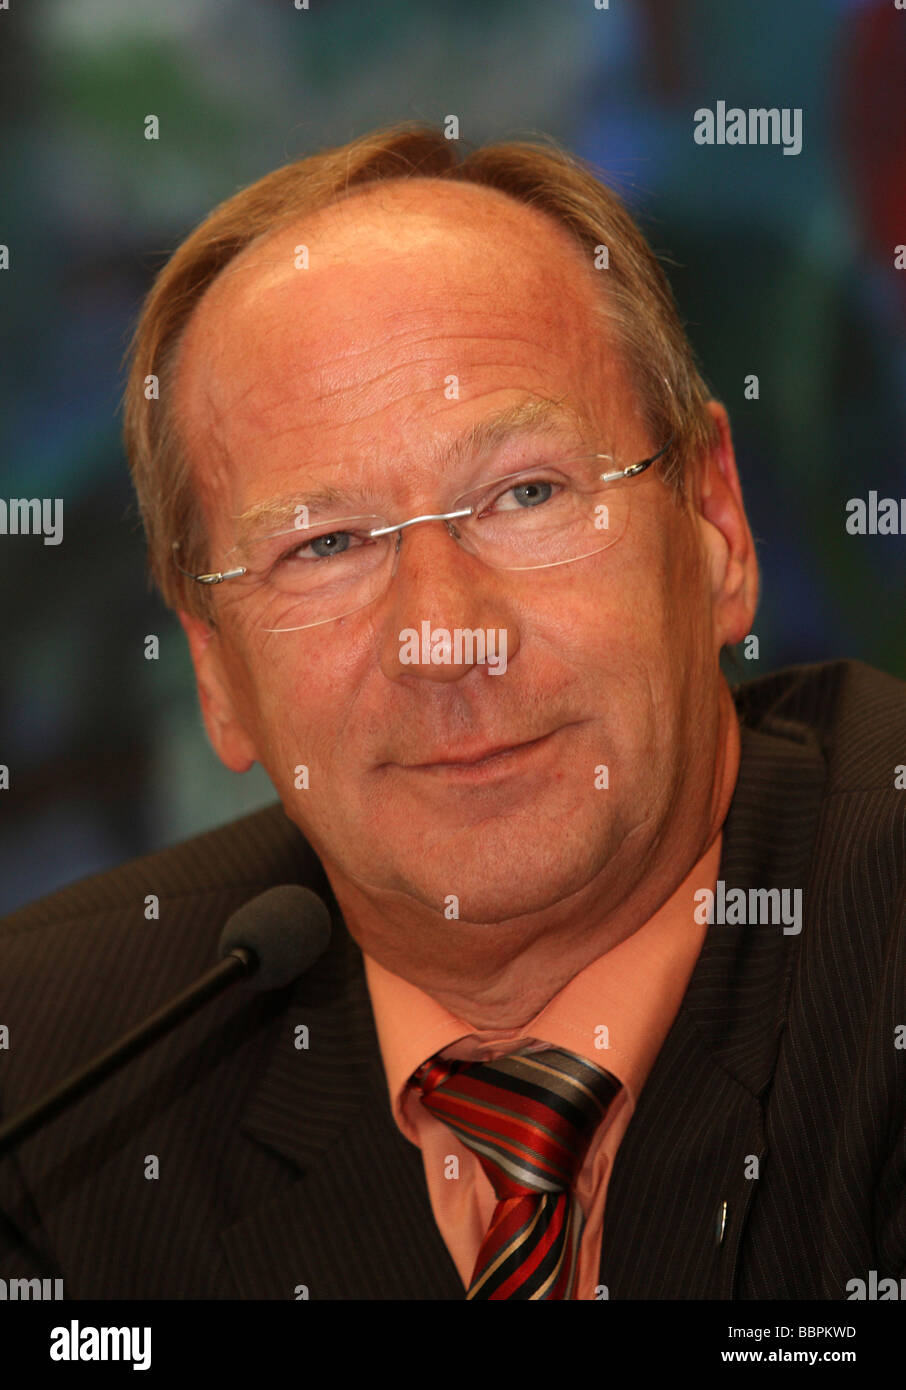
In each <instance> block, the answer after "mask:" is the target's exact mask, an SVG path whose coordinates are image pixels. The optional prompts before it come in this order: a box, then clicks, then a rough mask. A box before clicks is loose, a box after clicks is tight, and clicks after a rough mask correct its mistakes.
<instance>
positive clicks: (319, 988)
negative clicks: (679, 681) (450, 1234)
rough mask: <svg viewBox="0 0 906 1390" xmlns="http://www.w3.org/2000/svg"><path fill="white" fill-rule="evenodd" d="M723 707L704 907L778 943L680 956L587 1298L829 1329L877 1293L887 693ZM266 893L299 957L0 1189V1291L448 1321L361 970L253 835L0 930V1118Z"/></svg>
mask: <svg viewBox="0 0 906 1390" xmlns="http://www.w3.org/2000/svg"><path fill="white" fill-rule="evenodd" d="M734 698H735V700H736V703H737V708H738V711H739V714H740V719H741V723H742V762H741V768H740V774H739V781H738V785H737V789H736V793H735V796H734V798H733V802H732V806H731V809H730V812H729V816H728V819H727V821H726V824H725V827H724V843H723V854H722V861H721V868H720V877H721V878H723V879H724V881H725V882H726V884H727V887H728V889H729V888H730V887H742V888H750V887H758V888H771V887H777V888H791V889H795V888H801V889H802V890H803V928H802V932H801V934H800V935H798V936H796V935H785V934H784V933H783V929H782V926H781V925H779V924H778V925H762V926H744V927H734V926H726V925H719V924H717V923H715V924H714V925H713V926H712V927H711V928H710V929H709V931H708V934H707V937H706V940H705V945H704V948H703V950H702V953H701V956H700V958H699V961H698V964H697V966H696V969H695V971H694V974H693V976H692V979H691V981H690V984H689V988H688V991H687V993H686V996H685V998H684V1000H683V1003H682V1006H681V1008H680V1011H679V1014H678V1016H677V1018H676V1020H675V1022H674V1024H673V1027H672V1029H671V1031H670V1033H669V1035H668V1037H667V1039H666V1041H665V1043H664V1045H663V1047H662V1049H661V1052H660V1053H659V1055H658V1057H657V1060H656V1062H655V1064H654V1067H653V1070H652V1072H651V1074H650V1076H649V1079H648V1082H647V1084H646V1086H645V1088H644V1090H643V1092H642V1095H641V1099H640V1103H639V1107H638V1110H637V1112H636V1114H635V1115H634V1117H633V1119H632V1122H631V1124H630V1126H629V1128H628V1130H627V1133H626V1135H625V1138H624V1140H623V1143H622V1145H621V1147H620V1150H619V1153H618V1155H617V1160H616V1164H615V1167H614V1171H613V1175H612V1179H611V1183H610V1189H609V1192H608V1198H607V1209H606V1213H605V1223H604V1239H603V1252H602V1260H601V1283H602V1284H604V1285H606V1286H607V1288H608V1290H609V1295H610V1297H611V1298H615V1299H653V1298H674V1299H700V1298H720V1299H730V1298H739V1299H771V1298H791V1299H797V1298H798V1299H805V1298H826V1299H842V1298H845V1297H846V1296H847V1292H846V1284H847V1282H848V1281H849V1280H851V1279H855V1278H863V1279H867V1278H868V1273H869V1271H870V1270H872V1269H875V1270H877V1271H878V1277H894V1278H899V1277H901V1276H903V1275H904V1274H906V1051H904V1050H901V1049H898V1048H897V1047H896V1035H895V1030H896V1027H897V1025H898V1024H900V1025H902V1024H906V929H904V926H906V867H904V859H906V854H904V851H906V791H898V790H896V789H895V787H894V778H895V766H896V765H897V764H898V763H906V685H904V684H903V683H902V682H900V681H898V680H895V679H893V678H892V677H890V676H888V675H885V674H883V673H881V672H879V671H875V670H873V669H872V668H870V667H867V666H865V665H863V664H861V663H859V662H834V663H831V664H827V665H822V666H812V667H799V668H794V669H792V670H789V671H784V672H780V673H777V674H775V675H773V676H770V677H768V678H766V679H764V680H760V681H758V682H754V683H752V684H750V685H746V686H743V687H741V688H740V689H738V690H737V691H736V692H735V694H734ZM281 882H301V883H306V884H308V885H310V886H312V887H314V888H315V890H316V891H319V892H320V893H321V894H322V895H323V896H324V898H325V900H326V901H327V902H328V905H329V907H330V909H331V913H332V915H333V917H334V924H335V925H334V934H333V938H332V943H331V947H330V949H329V951H328V953H327V955H326V956H325V957H323V958H322V960H321V961H320V962H319V963H318V964H317V965H316V966H315V967H314V969H313V970H312V971H311V972H310V973H309V974H308V975H307V976H306V977H305V978H303V979H302V980H300V981H298V982H297V983H296V984H295V985H294V986H292V987H290V988H288V989H286V990H283V991H280V992H279V993H277V994H271V995H263V994H255V993H254V992H253V991H252V990H251V988H250V987H249V986H248V985H245V984H243V985H240V986H238V987H236V988H235V989H234V990H233V991H232V992H228V993H227V994H226V996H224V997H222V998H220V999H219V1000H217V1001H216V1002H215V1003H214V1004H212V1005H210V1006H209V1007H208V1009H207V1011H206V1012H203V1013H202V1014H201V1015H200V1016H199V1017H196V1018H195V1019H193V1020H191V1021H190V1022H187V1023H184V1024H182V1025H181V1026H180V1028H179V1029H178V1030H177V1032H176V1033H175V1034H172V1035H171V1036H170V1037H169V1038H167V1039H166V1040H164V1041H163V1042H159V1043H157V1044H156V1045H155V1046H154V1048H153V1049H152V1050H151V1051H150V1052H149V1053H147V1054H146V1055H145V1056H144V1057H143V1058H140V1059H138V1060H137V1061H135V1062H133V1063H131V1064H130V1065H129V1066H128V1067H127V1068H126V1069H125V1070H124V1071H123V1072H121V1073H120V1074H119V1075H118V1076H115V1077H112V1078H110V1079H109V1080H108V1081H106V1082H105V1083H104V1084H103V1085H102V1086H101V1087H100V1088H99V1089H98V1090H97V1091H96V1092H95V1093H94V1094H93V1095H91V1096H90V1097H87V1098H86V1099H84V1100H82V1101H80V1102H79V1104H78V1105H77V1106H76V1107H75V1108H74V1109H72V1110H71V1111H70V1112H68V1113H67V1114H66V1115H63V1116H60V1117H59V1118H57V1119H56V1120H55V1121H54V1122H53V1123H52V1124H51V1125H50V1126H49V1127H48V1128H46V1129H45V1130H44V1131H43V1132H41V1133H39V1134H37V1135H35V1136H33V1137H32V1138H31V1139H29V1140H28V1141H26V1143H25V1144H24V1145H22V1147H21V1149H20V1150H19V1153H18V1156H17V1158H16V1160H15V1161H13V1160H11V1159H9V1158H7V1159H5V1160H2V1161H0V1277H3V1278H6V1279H9V1278H15V1277H26V1276H46V1277H53V1276H56V1277H62V1279H63V1280H64V1290H65V1294H66V1296H67V1297H69V1298H76V1299H78V1298H138V1297H146V1298H227V1299H229V1298H244V1299H247V1298H272V1299H292V1298H294V1297H297V1296H299V1295H298V1292H297V1290H298V1286H300V1285H305V1286H306V1287H307V1289H308V1291H309V1296H310V1297H311V1298H321V1299H351V1298H366V1299H388V1298H398V1299H461V1298H463V1296H464V1289H463V1285H462V1282H461V1280H460V1279H459V1276H458V1274H457V1271H456V1269H455V1266H454V1265H453V1262H452V1260H451V1258H450V1256H449V1254H448V1252H447V1249H446V1246H445V1245H444V1242H443V1240H442V1238H441V1236H440V1234H439V1232H438V1230H437V1227H436V1225H435V1223H434V1219H433V1216H432V1212H431V1206H430V1202H429V1198H428V1192H427V1188H426V1184H425V1179H424V1174H423V1169H422V1159H421V1154H420V1152H419V1150H418V1149H417V1148H415V1147H414V1146H413V1145H411V1144H409V1143H408V1141H407V1140H405V1139H404V1138H403V1137H402V1136H401V1135H400V1133H399V1131H398V1130H397V1128H396V1125H395V1124H394V1122H393V1119H392V1116H391V1113H390V1107H389V1101H388V1096H387V1088H386V1082H385V1078H384V1073H383V1067H382V1062H381V1056H380V1050H379V1047H378V1042H377V1037H376V1035H375V1030H374V1022H373V1018H372V1013H371V1007H370V1002H369V997H368V992H367V988H366V983H365V977H364V973H363V965H362V959H361V954H360V952H359V950H358V947H357V946H356V945H355V943H354V942H353V941H352V939H351V938H350V936H349V934H348V932H347V931H346V928H345V927H344V925H343V923H342V919H341V917H340V915H339V913H338V910H337V907H336V903H335V901H334V899H333V896H332V894H331V893H330V889H329V886H328V884H327V881H326V879H325V877H324V874H323V871H322V869H321V866H320V864H319V862H318V860H317V859H316V858H315V856H314V854H313V853H312V851H311V849H310V848H309V847H308V846H307V844H306V843H305V841H304V840H303V839H302V837H301V836H300V834H299V833H298V831H297V830H296V829H295V828H294V827H293V825H292V824H291V823H290V822H289V820H287V818H286V817H285V816H284V814H283V812H282V810H281V809H280V808H279V807H274V808H272V809H268V810H265V811H262V812H259V813H258V814H256V815H253V816H249V817H246V818H245V819H243V820H240V821H237V822H235V823H233V824H231V825H228V826H225V827H224V828H223V829H220V830H216V831H214V832H212V833H209V834H207V835H203V836H201V837H199V838H197V839H194V840H191V841H189V842H188V843H186V844H182V845H178V846H176V847H175V848H173V849H169V850H165V851H163V852H162V853H158V854H154V855H151V856H149V857H147V858H144V859H140V860H137V861H134V862H132V863H129V864H126V865H124V866H122V867H121V868H118V869H116V870H115V871H113V872H111V873H107V874H104V875H101V876H99V877H95V878H93V879H89V880H86V881H84V882H82V883H79V884H76V885H74V886H72V887H70V888H67V889H65V890H63V891H62V892H58V893H56V894H54V895H53V896H51V897H49V898H46V899H45V900H43V901H41V902H38V903H36V904H33V905H32V906H30V907H27V908H25V909H23V910H21V911H19V912H17V913H15V914H14V915H12V916H11V917H8V918H7V919H6V920H5V921H4V922H3V923H2V924H0V1023H5V1024H7V1025H8V1027H9V1033H10V1040H9V1050H8V1052H4V1051H0V1096H2V1110H3V1113H4V1115H10V1114H12V1113H15V1112H17V1111H18V1110H19V1109H20V1108H22V1107H24V1106H25V1105H26V1104H28V1103H30V1102H31V1101H33V1100H34V1099H36V1098H37V1097H38V1096H39V1095H40V1094H42V1093H43V1092H44V1091H45V1090H46V1089H48V1088H49V1087H51V1086H52V1085H53V1084H54V1083H56V1082H57V1081H58V1080H59V1079H61V1078H62V1077H63V1076H64V1075H65V1074H67V1073H68V1072H69V1071H70V1070H71V1069H73V1068H74V1067H75V1066H76V1065H77V1064H79V1063H80V1062H81V1061H83V1060H85V1059H87V1058H88V1057H90V1056H92V1055H93V1054H94V1053H95V1052H97V1051H99V1050H101V1049H102V1048H103V1047H105V1046H106V1045H107V1044H108V1043H109V1042H110V1041H111V1040H112V1039H114V1038H115V1037H117V1036H119V1035H120V1033H122V1032H123V1031H125V1030H127V1029H128V1028H130V1027H131V1026H133V1025H134V1024H135V1023H137V1022H138V1021H140V1020H141V1019H142V1018H143V1017H145V1016H146V1015H147V1014H148V1013H150V1012H151V1011H152V1010H153V1009H155V1008H157V1007H158V1006H159V1005H160V1004H161V1003H163V1002H164V1001H165V1000H167V999H168V998H169V997H170V996H171V995H173V994H174V993H176V992H177V991H178V990H180V989H181V988H182V987H183V986H184V985H186V984H187V983H188V982H190V981H192V980H193V979H194V978H195V977H196V976H197V975H198V974H200V973H201V972H203V971H204V970H206V969H207V968H208V966H209V965H210V964H211V963H212V962H213V960H214V958H215V953H216V947H217V941H218V938H219V935H220V931H221V928H222V926H223V923H224V921H225V919H226V918H227V916H228V915H229V914H230V913H231V912H232V911H233V910H234V909H235V908H236V907H237V906H238V905H239V904H240V903H242V902H243V901H245V900H246V899H247V898H249V897H252V896H253V895H255V894H257V893H259V892H261V891H262V890H263V889H265V888H267V887H269V886H271V885H273V884H275V883H281ZM150 893H154V894H157V895H158V897H159V899H160V920H159V921H147V920H146V918H145V915H144V901H145V896H146V894H150ZM300 1023H304V1024H307V1026H308V1029H309V1038H310V1045H309V1048H308V1050H307V1051H306V1050H297V1049H296V1047H295V1046H294V1037H295V1033H294V1029H295V1027H296V1025H297V1024H300ZM149 1155H154V1156H156V1158H157V1161H158V1165H159V1176H157V1177H156V1178H152V1177H146V1165H147V1164H148V1163H149V1161H150V1160H149ZM752 1155H754V1156H755V1157H757V1159H758V1162H759V1176H758V1177H753V1176H748V1177H747V1176H746V1173H747V1165H748V1171H749V1172H751V1171H752V1165H751V1159H750V1156H752ZM149 1171H150V1170H149ZM723 1202H726V1203H727V1214H726V1224H725V1230H724V1236H723V1240H722V1242H719V1241H718V1238H717V1230H718V1218H719V1212H720V1210H721V1207H722V1203H723Z"/></svg>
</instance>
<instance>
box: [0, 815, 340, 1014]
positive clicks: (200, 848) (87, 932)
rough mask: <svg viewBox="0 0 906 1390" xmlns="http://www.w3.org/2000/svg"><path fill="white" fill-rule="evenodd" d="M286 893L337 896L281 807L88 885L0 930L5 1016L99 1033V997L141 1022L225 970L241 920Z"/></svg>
mask: <svg viewBox="0 0 906 1390" xmlns="http://www.w3.org/2000/svg"><path fill="white" fill-rule="evenodd" d="M281 883H301V884H303V885H305V886H307V887H310V888H312V889H314V891H315V892H317V893H319V894H327V895H329V892H330V890H329V885H328V883H327V879H326V876H325V874H324V871H323V868H322V866H321V863H320V861H319V859H318V858H317V856H316V855H315V853H314V851H313V850H312V849H311V847H310V845H309V844H308V842H307V841H306V840H305V839H304V837H303V836H302V835H301V833H300V832H299V830H298V829H297V828H296V826H295V825H293V823H292V822H291V821H290V820H289V819H288V817H287V816H286V814H285V813H284V811H283V808H282V806H280V805H279V804H278V803H275V804H274V805H273V806H269V807H266V808H265V809H264V810H262V811H258V812H255V813H254V814H252V815H248V816H243V817H242V818H241V819H239V820H235V821H232V822H230V823H229V824H227V825H224V826H221V827H219V828H218V829H215V830H211V831H207V832H206V833H205V834H202V835H197V836H194V837H193V838H192V839H189V840H185V841H183V842H181V843H180V844H176V845H173V846H171V847H169V848H167V849H163V850H159V851H157V852H155V853H153V854H148V855H144V856H142V857H141V858H137V859H132V860H129V861H127V862H126V863H124V864H121V865H119V866H117V867H116V868H114V869H111V870H109V871H107V872H105V873H101V874H95V875H93V876H91V877H90V878H85V879H81V880H79V881H78V882H76V883H73V884H70V885H68V886H67V887H65V888H62V889H59V890H58V891H56V892H54V893H52V894H49V895H48V896H46V897H44V898H40V899H38V900H37V901H36V902H33V903H29V904H28V905H27V906H25V907H22V908H20V909H18V910H17V911H15V912H13V913H11V914H10V915H9V916H7V917H5V918H3V919H2V920H0V1006H2V1007H3V1009H4V1012H5V1014H13V1015H15V1016H16V1017H17V1018H19V1020H20V1021H25V1020H27V1019H29V1018H31V1017H33V1016H37V1015H39V1014H40V1015H46V1013H47V1010H48V1009H49V1008H50V1009H56V1010H57V1011H58V1012H59V1014H60V1015H61V1017H63V1016H66V1017H69V1016H74V1017H78V1018H79V1019H80V1020H82V1024H83V1026H84V1027H86V1028H87V1030H88V1031H91V1026H90V1025H89V1024H88V1022H87V1020H88V1018H89V1016H90V1014H91V1010H90V1008H89V1007H88V1006H89V1004H90V1003H91V998H92V997H93V999H94V1002H95V1003H96V1004H100V1003H101V1001H102V1000H103V1002H104V1007H105V1008H106V1007H108V1006H109V1004H110V1001H111V1000H119V1003H120V1006H121V1007H122V1010H123V1012H124V1016H125V1015H126V1014H128V1015H130V1016H132V1015H134V1016H136V1017H141V1016H143V1015H144V1014H146V1013H148V1012H150V1011H151V1009H152V1008H153V1007H154V1006H155V1003H156V1002H159V1001H162V1000H163V999H166V998H167V997H168V996H169V994H171V993H173V992H174V991H176V990H178V989H180V988H181V987H182V986H183V985H184V984H186V983H188V982H189V981H190V980H193V979H195V978H196V977H197V976H198V975H199V974H201V973H202V972H203V971H205V970H207V969H208V968H209V967H210V966H211V965H213V964H214V962H215V960H216V959H217V946H218V942H219V940H220V934H221V932H222V930H223V926H224V923H225V922H226V920H227V918H228V917H229V916H230V915H231V913H233V912H234V911H235V910H236V909H237V908H238V907H240V906H241V905H242V904H243V903H244V902H246V901H247V900H248V899H249V898H252V897H254V896H256V895H257V894H258V893H261V892H264V891H265V889H267V888H270V887H273V886H274V885H276V884H281ZM77 982H81V983H80V984H79V983H77ZM2 1021H6V1022H8V1021H9V1020H8V1018H6V1017H4V1019H3V1020H2Z"/></svg>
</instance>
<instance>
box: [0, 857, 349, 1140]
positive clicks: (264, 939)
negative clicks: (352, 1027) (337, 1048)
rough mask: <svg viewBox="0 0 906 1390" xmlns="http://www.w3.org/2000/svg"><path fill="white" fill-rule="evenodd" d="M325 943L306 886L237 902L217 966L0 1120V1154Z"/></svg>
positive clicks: (324, 920)
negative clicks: (189, 1024) (239, 985)
mask: <svg viewBox="0 0 906 1390" xmlns="http://www.w3.org/2000/svg"><path fill="white" fill-rule="evenodd" d="M329 941H330V914H329V912H328V911H327V907H326V906H325V904H324V902H323V901H322V900H321V898H319V897H318V895H317V894H316V893H313V892H312V891H311V889H310V888H302V887H301V886H300V885H299V884H289V883H286V884H282V885H281V886H280V887H278V888H269V889H268V890H267V892H265V893H261V894H259V896H258V897H257V898H252V899H250V901H249V902H247V903H243V905H242V907H240V908H237V909H236V911H235V912H234V913H233V915H232V916H231V917H230V918H229V920H228V921H227V924H226V926H225V927H224V929H223V932H222V934H221V937H220V943H219V954H220V956H221V957H222V959H221V961H220V963H219V965H215V966H212V968H211V969H210V970H209V971H208V972H207V973H206V974H204V975H202V976H201V978H200V979H199V980H196V982H195V984H194V985H190V986H189V988H188V989H185V990H183V992H182V994H178V995H177V996H176V998H175V999H173V1000H171V1001H170V1003H169V1004H165V1005H164V1007H163V1008H162V1009H158V1011H157V1013H155V1014H152V1015H151V1017H150V1018H148V1019H146V1020H145V1022H144V1023H141V1024H139V1026H138V1027H137V1028H134V1029H133V1030H132V1032H131V1033H127V1034H126V1035H125V1036H124V1037H122V1038H121V1039H120V1040H119V1042H116V1043H114V1044H113V1045H112V1046H111V1047H109V1048H108V1049H107V1050H106V1052H102V1053H101V1054H100V1055H99V1056H98V1057H95V1059H94V1060H93V1061H92V1062H89V1063H87V1065H86V1066H84V1067H82V1068H81V1070H79V1071H77V1072H73V1073H72V1075H70V1076H68V1077H67V1078H66V1080H65V1081H62V1082H61V1083H60V1085H59V1086H57V1087H56V1088H55V1089H54V1090H53V1091H50V1092H48V1094H47V1095H46V1096H45V1097H44V1098H43V1100H40V1101H37V1102H36V1103H35V1104H34V1105H33V1106H31V1107H30V1109H28V1110H25V1111H23V1113H22V1114H21V1115H19V1116H17V1117H15V1118H13V1119H12V1120H8V1121H7V1122H6V1124H3V1125H0V1154H3V1153H4V1152H6V1150H7V1149H11V1148H12V1147H13V1146H14V1145H15V1144H17V1143H20V1142H21V1141H22V1140H23V1139H27V1138H28V1136H29V1135H30V1134H33V1133H34V1132H35V1130H37V1129H40V1128H41V1127H42V1126H43V1125H45V1124H46V1123H47V1122H48V1121H49V1120H52V1119H53V1118H54V1117H55V1116H56V1115H58V1114H59V1113H60V1112H61V1111H62V1110H65V1109H66V1108H67V1107H68V1106H70V1105H72V1104H73V1103H74V1102H75V1101H77V1100H78V1099H79V1098H80V1096H83V1095H84V1094H85V1093H86V1091H90V1090H91V1089H92V1088H93V1087H94V1086H96V1085H97V1084H98V1083H99V1082H101V1081H103V1080H104V1079H105V1078H106V1077H108V1076H110V1075H111V1074H112V1073H113V1072H115V1071H119V1069H120V1068H121V1067H123V1066H125V1064H126V1062H129V1061H131V1060H132V1058H133V1057H137V1056H139V1055H140V1054H141V1053H142V1052H145V1051H146V1050H147V1048H149V1047H150V1046H151V1044H152V1043H153V1042H156V1041H157V1039H158V1038H160V1037H163V1036H164V1035H165V1034H167V1033H169V1032H171V1031H172V1030H173V1029H174V1028H175V1027H176V1025H177V1024H178V1023H181V1022H182V1020H183V1019H184V1018H190V1017H191V1016H192V1014H194V1013H197V1012H198V1010H199V1009H200V1008H201V1007H202V1005H204V1004H206V1003H207V1002H208V1000H209V999H214V998H216V996H217V995H218V994H222V993H223V991H224V990H225V989H227V988H228V987H229V986H230V985H232V984H235V983H236V981H237V980H241V979H248V980H249V981H250V982H251V983H252V984H253V985H254V986H255V987H256V988H258V989H262V990H271V989H283V988H284V986H286V985H288V984H291V983H292V981H293V980H295V979H297V978H298V976H300V975H304V974H305V972H306V970H309V969H310V968H311V967H312V966H313V965H314V963H315V961H316V960H318V959H319V957H320V956H322V955H323V954H324V952H325V951H326V950H327V944H328V942H329Z"/></svg>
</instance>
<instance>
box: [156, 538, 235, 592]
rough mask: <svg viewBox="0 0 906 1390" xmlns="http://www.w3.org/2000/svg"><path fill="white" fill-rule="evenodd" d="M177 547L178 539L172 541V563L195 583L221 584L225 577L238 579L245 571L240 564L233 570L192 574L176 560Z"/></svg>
mask: <svg viewBox="0 0 906 1390" xmlns="http://www.w3.org/2000/svg"><path fill="white" fill-rule="evenodd" d="M178 549H179V541H174V542H173V563H174V565H175V566H176V568H177V569H178V570H179V572H180V574H184V575H185V576H186V578H187V579H194V580H195V583H196V584H222V583H223V581H224V580H225V579H238V577H239V575H240V574H245V573H246V569H245V567H244V566H242V565H240V567H239V568H238V569H234V570H218V571H216V572H215V573H214V574H192V573H191V571H189V570H184V569H183V567H182V565H181V564H180V563H179V561H178V560H177V558H176V552H177V550H178Z"/></svg>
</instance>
